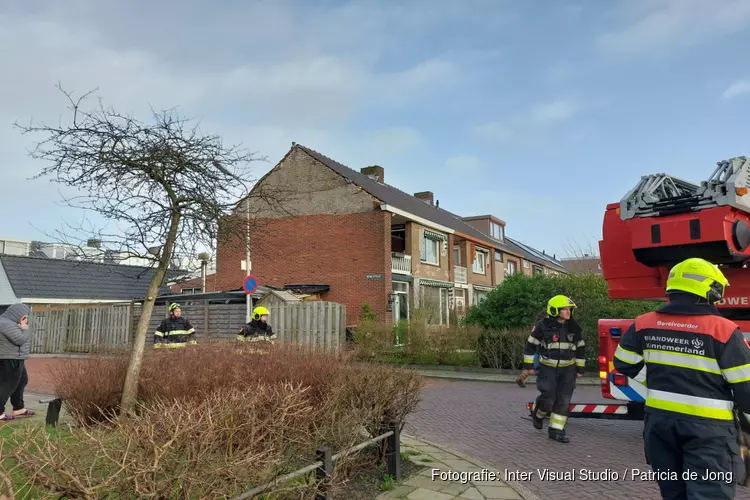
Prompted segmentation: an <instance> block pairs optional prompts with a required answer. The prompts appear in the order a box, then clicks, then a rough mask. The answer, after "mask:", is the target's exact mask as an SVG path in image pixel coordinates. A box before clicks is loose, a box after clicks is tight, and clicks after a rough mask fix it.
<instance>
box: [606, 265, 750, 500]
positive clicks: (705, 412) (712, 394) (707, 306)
mask: <svg viewBox="0 0 750 500" xmlns="http://www.w3.org/2000/svg"><path fill="white" fill-rule="evenodd" d="M727 285H728V281H727V279H726V278H725V277H724V274H723V273H722V272H721V271H720V270H719V268H718V267H717V266H715V265H713V264H711V263H710V262H707V261H705V260H703V259H697V258H691V259H687V260H685V261H683V262H680V263H679V264H677V265H675V266H674V267H673V268H672V269H671V270H670V272H669V276H668V278H667V286H666V294H667V298H668V303H667V305H665V306H663V307H661V308H660V309H659V310H657V311H656V312H650V313H647V314H643V315H641V316H638V317H637V318H636V319H635V322H634V324H633V325H632V326H631V327H630V328H629V329H628V330H627V332H625V334H624V335H623V336H622V339H621V340H620V344H619V345H618V346H617V349H616V350H615V356H614V366H615V369H616V370H617V371H619V372H620V373H622V374H624V375H626V376H628V377H631V378H633V377H635V376H636V375H637V374H638V372H640V371H641V369H642V368H643V367H644V364H645V367H646V386H647V387H648V392H647V396H646V403H645V408H644V410H645V416H644V423H643V439H644V451H645V456H646V463H648V464H649V465H650V466H651V468H652V469H653V470H654V472H655V473H656V474H655V476H656V477H655V479H657V481H658V483H659V489H660V490H661V494H662V497H663V498H675V499H677V498H694V499H711V500H720V499H723V498H726V499H729V498H734V495H735V489H736V485H735V484H734V483H735V482H741V480H742V476H744V475H745V472H744V467H743V466H742V464H741V458H740V447H739V444H738V430H737V428H736V426H735V405H736V406H737V407H738V409H739V412H738V413H739V416H740V418H742V419H745V422H740V424H741V425H743V426H744V425H746V424H748V423H750V349H748V347H747V345H746V344H745V342H744V339H743V336H742V333H741V332H740V330H739V329H738V328H737V325H736V324H735V323H734V322H732V321H730V320H728V319H726V318H723V317H722V316H721V315H720V313H719V310H718V309H717V308H716V306H715V303H716V302H717V301H719V300H720V299H721V298H722V297H723V296H724V289H725V287H726V286H727ZM740 432H741V431H740ZM668 473H674V474H675V475H674V476H671V477H668V476H666V474H668ZM683 474H684V475H683ZM707 474H709V475H713V476H712V477H708V478H707V477H706V475H707ZM726 479H729V480H728V481H727V480H726Z"/></svg>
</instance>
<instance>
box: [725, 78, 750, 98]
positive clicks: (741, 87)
mask: <svg viewBox="0 0 750 500" xmlns="http://www.w3.org/2000/svg"><path fill="white" fill-rule="evenodd" d="M748 92H750V81H748V80H742V81H739V82H735V83H733V84H731V85H730V86H729V87H727V89H726V90H725V91H724V92H723V93H722V94H721V96H722V97H723V98H724V99H731V98H732V97H736V96H738V95H742V94H747V93H748Z"/></svg>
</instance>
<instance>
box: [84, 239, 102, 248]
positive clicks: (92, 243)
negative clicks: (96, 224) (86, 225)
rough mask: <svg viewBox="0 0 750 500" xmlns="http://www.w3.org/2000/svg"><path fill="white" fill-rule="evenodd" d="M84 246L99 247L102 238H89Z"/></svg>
mask: <svg viewBox="0 0 750 500" xmlns="http://www.w3.org/2000/svg"><path fill="white" fill-rule="evenodd" d="M86 246H87V247H89V248H101V247H102V240H99V239H97V238H89V240H88V241H87V242H86Z"/></svg>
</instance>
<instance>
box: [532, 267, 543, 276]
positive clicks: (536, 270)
mask: <svg viewBox="0 0 750 500" xmlns="http://www.w3.org/2000/svg"><path fill="white" fill-rule="evenodd" d="M533 272H534V274H544V268H543V267H541V266H534V269H533Z"/></svg>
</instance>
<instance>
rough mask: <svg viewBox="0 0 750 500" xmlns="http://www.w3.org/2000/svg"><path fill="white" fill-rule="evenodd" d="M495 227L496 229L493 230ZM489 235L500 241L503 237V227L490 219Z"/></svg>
mask: <svg viewBox="0 0 750 500" xmlns="http://www.w3.org/2000/svg"><path fill="white" fill-rule="evenodd" d="M496 229H497V231H495V230H496ZM490 235H491V236H492V237H493V238H495V239H496V240H500V241H502V240H503V239H504V238H505V228H504V227H503V226H501V225H500V224H498V223H497V222H492V221H490Z"/></svg>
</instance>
